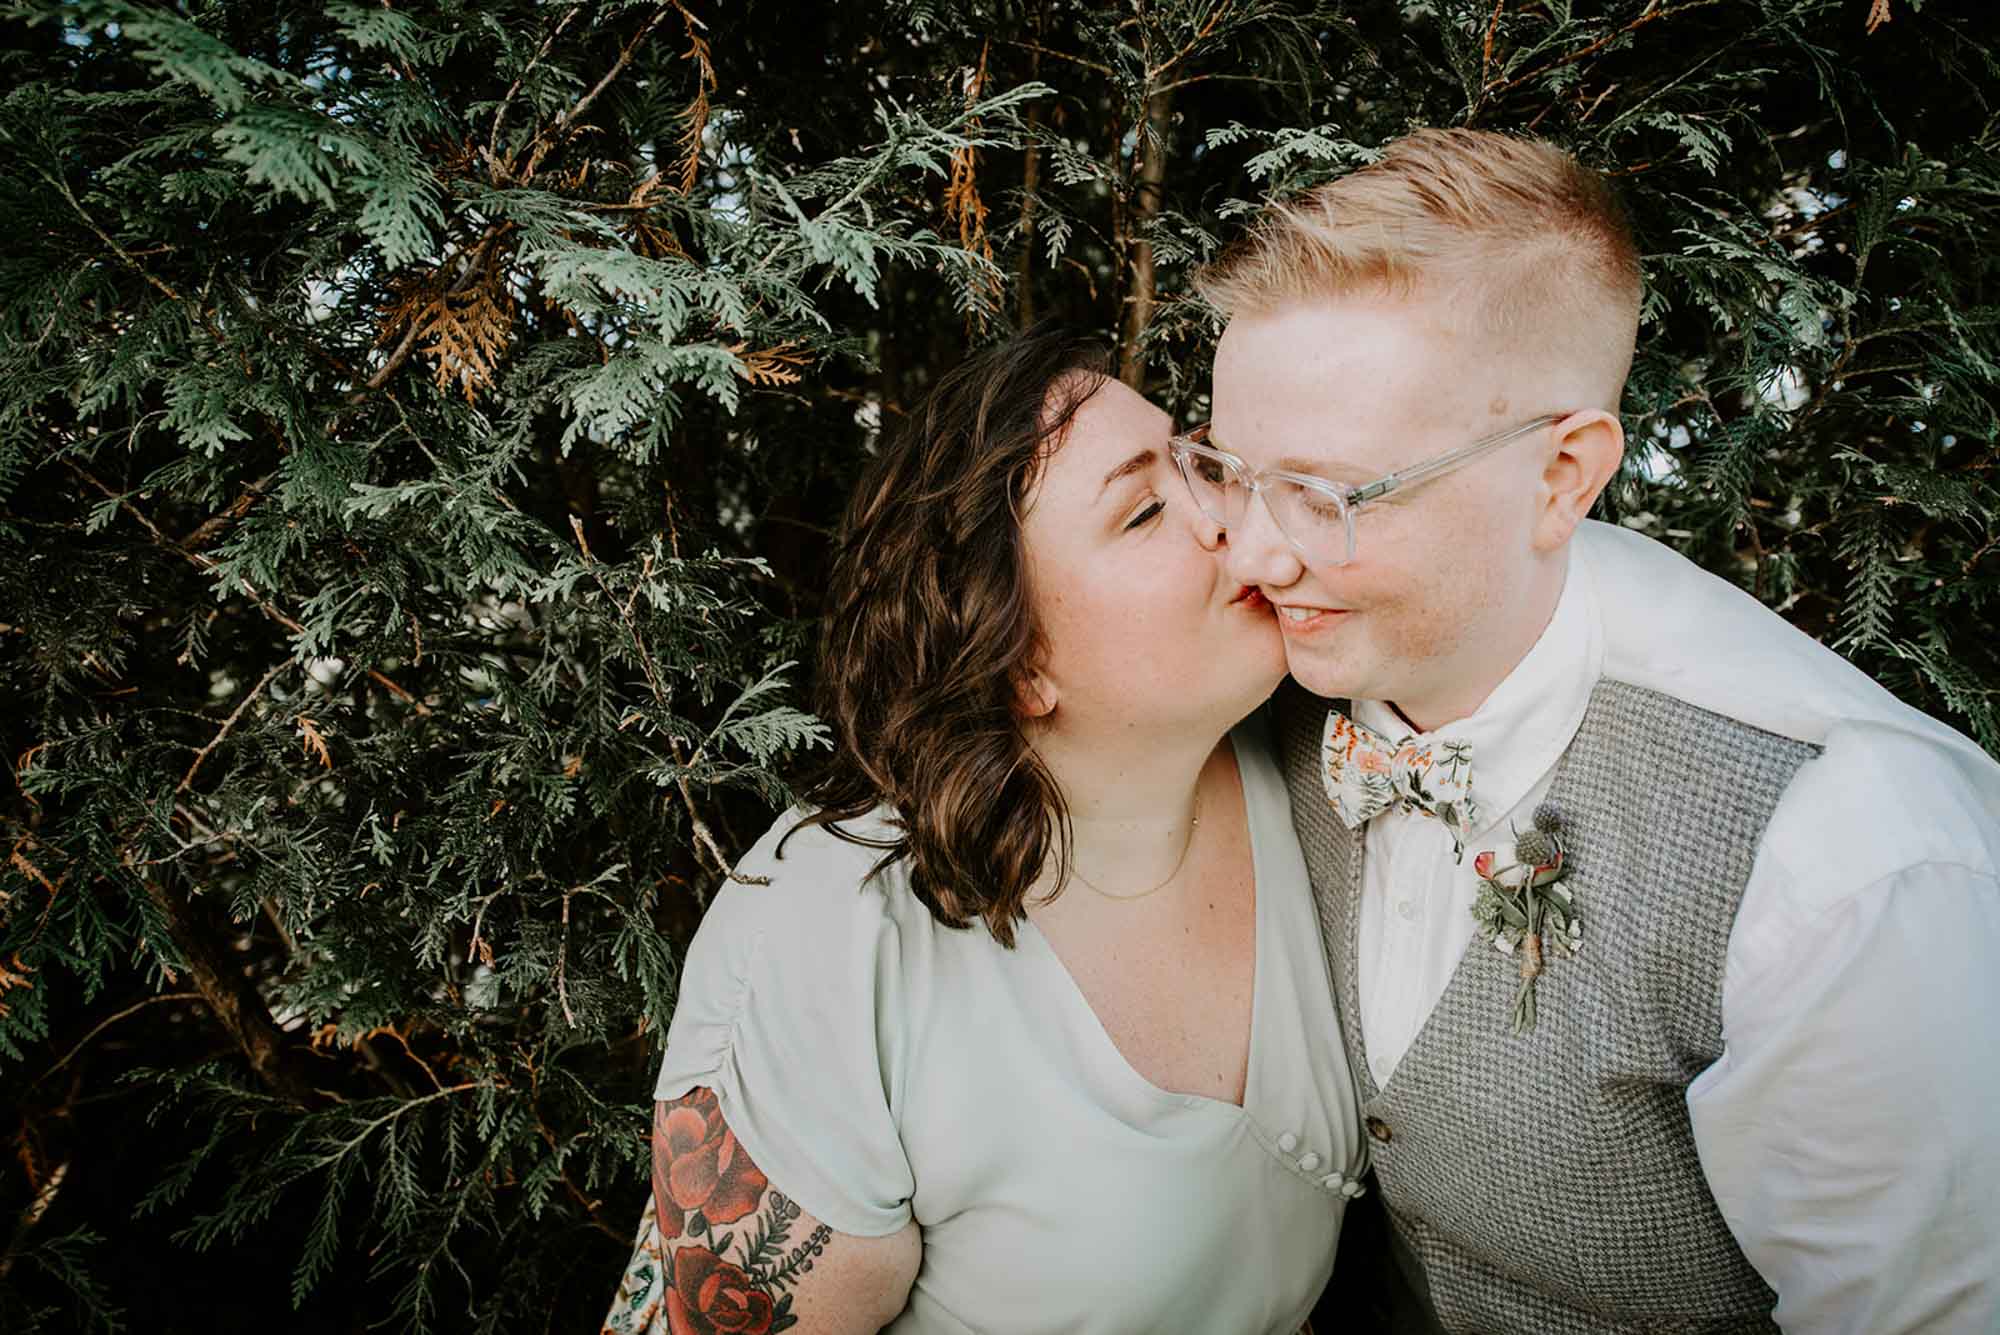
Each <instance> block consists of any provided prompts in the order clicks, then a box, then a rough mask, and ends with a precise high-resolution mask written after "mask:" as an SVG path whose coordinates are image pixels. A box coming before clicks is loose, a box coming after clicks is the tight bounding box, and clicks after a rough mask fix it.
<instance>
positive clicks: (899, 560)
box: [610, 329, 1362, 1335]
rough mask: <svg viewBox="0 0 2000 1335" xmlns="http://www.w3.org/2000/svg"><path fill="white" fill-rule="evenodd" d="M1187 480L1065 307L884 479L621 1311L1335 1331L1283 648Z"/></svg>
mask: <svg viewBox="0 0 2000 1335" xmlns="http://www.w3.org/2000/svg"><path fill="white" fill-rule="evenodd" d="M1176 467H1177V462H1176V447H1175V446H1173V444H1172V443H1171V441H1170V424H1169V422H1168V419H1167V416H1166V415H1165V414H1164V413H1162V412H1160V411H1159V410H1158V409H1156V408H1154V407H1152V406H1151V405H1150V404H1148V403H1147V402H1146V401H1145V400H1144V399H1142V398H1141V397H1139V396H1138V395H1137V394H1135V393H1133V392H1132V391H1131V390H1130V389H1128V388H1126V387H1125V386H1124V385H1122V384H1120V383H1118V382H1117V381H1116V380H1113V379H1111V378H1109V377H1108V376H1107V375H1106V374H1105V373H1104V370H1103V361H1102V358H1101V355H1098V354H1095V353H1093V352H1092V351H1090V350H1089V349H1088V348H1086V347H1085V346H1083V345H1080V344H1078V343H1077V342H1075V341H1074V340H1072V339H1070V338H1068V337H1066V336H1065V335H1063V334H1062V333H1060V332H1058V331H1053V330H1047V329H1041V330H1035V331H1030V332H1029V333H1027V334H1024V335H1022V336H1020V337H1018V338H1016V339H1014V340H1012V341H1011V342H1008V343H1006V344H1004V345H1002V346H1000V347H997V348H994V349H992V350H990V351H987V352H984V353H981V354H979V355H978V356H975V357H973V358H972V359H971V360H969V361H967V362H966V363H965V364H964V365H962V366H960V367H959V368H958V369H956V370H955V371H953V372H952V373H951V374H949V375H947V376H945V377H944V378H943V379H942V380H941V381H940V382H939V384H938V385H937V387H936V388H935V390H934V391H933V392H932V393H931V395H930V396H929V398H928V400H927V401H926V402H925V403H924V404H923V405H922V407H921V408H919V409H918V410H917V411H916V412H914V413H913V414H911V416H910V417H909V418H908V419H907V421H906V422H905V423H904V424H903V426H902V429H901V430H900V431H899V432H898V433H897V435H896V436H895V438H894V439H893V440H891V441H890V442H889V443H888V444H887V445H886V447H885V448H884V450H883V451H882V453H881V455H880V456H879V457H878V458H876V459H875V460H874V461H873V463H872V465H871V467H870V468H869V470H868V473H867V476H866V477H865V478H864V479H863V480H862V483H861V485H860V488H859V490H858V491H857V493H856V495H855V498H854V501H853V504H852V506H851V508H850V510H849V513H848V516H847V522H846V525H845V529H844V532H843V536H842V542H841V546H840V550H839V555H838V559H837V561H836V562H835V565H834V568H833V571H832V577H831V584H830V587H829V590H828V595H829V596H828V609H829V610H828V613H827V619H826V627H825V641H824V652H823V662H822V664H821V686H822V692H823V696H824V699H823V704H822V710H823V713H824V715H825V717H826V718H827V719H828V720H829V722H830V723H831V724H832V726H833V728H834V731H835V733H836V736H837V738H838V743H837V751H836V756H835V759H834V761H833V763H832V765H831V766H830V768H829V769H828V771H827V773H826V775H825V777H824V778H823V780H822V781H821V782H820V783H819V784H818V786H817V787H816V788H815V789H814V790H813V792H812V793H811V802H810V804H809V806H808V807H807V808H804V809H801V810H795V811H792V812H789V813H787V814H786V815H785V816H784V817H782V818H781V819H780V820H779V821H778V822H777V823H776V824H775V825H774V826H773V827H772V828H771V830H770V832H769V833H768V834H766V835H765V836H764V838H763V839H762V840H760V841H759V842H758V844H757V845H756V847H755V848H753V849H752V850H751V851H750V853H749V854H748V855H747V856H746V857H745V858H744V859H743V861H742V863H741V865H740V866H739V868H738V875H737V877H736V878H735V879H734V880H733V881H732V882H731V883H730V884H728V885H726V886H725V887H724V888H723V890H722V891H721V892H720V893H719V894H718V895H717V897H716V899H715V902H714V904H713V905H712V906H711V907H710V909H709V911H708V916H707V918H706V919H705V920H704V922H703V924H702V927H701V930H700V932H699V933H698V934H697V936H696V937H695V940H694V943H693V945H692V946H691V948H690V949H689V952H688V956H687V960H686V964H685V967H684V969H683V972H682V976H681V987H680V999H679V1005H678V1009H677V1010H676V1013H675V1015H674V1020H673V1025H672V1028H671V1030H670V1032H669V1033H668V1036H667V1054H666V1062H665V1066H664V1069H663V1070H662V1071H661V1074H660V1078H659V1082H658V1085H657V1087H656V1090H655V1096H656V1098H657V1099H658V1103H657V1105H656V1109H657V1116H656V1119H655V1122H654V1133H653V1154H654V1172H653V1182H654V1193H655V1206H656V1217H655V1218H654V1219H653V1220H651V1221H649V1223H648V1225H647V1229H646V1231H645V1234H644V1235H642V1236H643V1245H642V1247H641V1252H640V1255H639V1257H637V1258H635V1262H634V1268H633V1270H632V1271H631V1272H630V1273H629V1274H628V1277H627V1285H626V1289H625V1291H624V1292H623V1293H621V1297H620V1302H619V1305H618V1310H617V1311H615V1312H614V1314H613V1319H612V1322H611V1326H610V1328H611V1329H615V1330H638V1329H645V1328H647V1327H649V1326H655V1325H658V1324H662V1323H663V1324H664V1325H665V1327H666V1328H668V1329H671V1330H672V1331H674V1332H676V1335H688V1333H689V1332H710V1331H731V1332H752V1333H753V1335H754V1333H756V1332H763V1331H777V1330H782V1329H786V1328H789V1327H792V1326H797V1328H798V1329H799V1330H800V1331H802V1332H807V1333H808V1335H812V1333H817V1332H835V1331H838V1332H846V1331H874V1330H877V1329H881V1328H884V1327H887V1328H889V1329H892V1330H895V1331H898V1332H906V1331H908V1332H953V1333H959V1332H967V1331H1053V1330H1062V1331H1077V1332H1152V1331H1166V1330H1173V1331H1201V1332H1268V1333H1271V1335H1289V1333H1290V1332H1292V1331H1295V1330H1297V1329H1298V1328H1299V1327H1300V1325H1301V1323H1302V1322H1303V1321H1304V1319H1305V1316H1306V1314H1307V1312H1308V1311H1309V1310H1310V1308H1311V1307H1312V1304H1313V1301H1314V1299H1315V1298H1316V1297H1317V1296H1318V1294H1319V1291H1320V1289H1321V1287H1322V1285H1323V1284H1324V1283H1325V1281H1326V1278H1327V1275H1328V1273H1329V1271H1330V1270H1331V1268H1332V1265H1333V1255H1334V1244H1335V1241H1336V1238H1337V1236H1338V1233H1339V1229H1340V1222H1341V1217H1342V1212H1343V1208H1344V1205H1345V1203H1346V1200H1347V1199H1348V1198H1349V1197H1350V1196H1352V1195H1353V1194H1355V1193H1356V1192H1357V1191H1358V1190H1359V1188H1358V1186H1357V1185H1356V1184H1355V1182H1354V1178H1355V1177H1356V1176H1357V1175H1358V1174H1359V1173H1360V1171H1361V1158H1362V1152H1361V1142H1360V1138H1359V1135H1358V1127H1357V1124H1358V1120H1359V1119H1358V1114H1357V1111H1356V1108H1355V1104H1354V1093H1353V1084H1352V1081H1351V1080H1350V1078H1349V1075H1348V1071H1347V1067H1346V1064H1345V1061H1344V1058H1343V1057H1342V1049H1341V1045H1340V1043H1339V1041H1338V1038H1337V1028H1336V1025H1337V1021H1336V1019H1335V1016H1334V1012H1333V1003H1332V1001H1331V997H1330V994H1329V990H1328V988H1327V985H1326V964H1325V960H1324V957H1323V954H1322V949H1321V946H1320V934H1319V931H1318V928H1317V925H1316V919H1315V916H1314V910H1313V906H1312V899H1311V893H1310V890H1309V887H1308V885H1307V881H1306V873H1305V867H1304V864H1303V862H1302V860H1301V857H1300V854H1299V849H1298V844H1297V841H1296V839H1295V837H1294V835H1293V833H1292V829H1291V822H1290V816H1289V808H1288V806H1287V803H1286V797H1285V789H1284V783H1283V780H1282V778H1281V777H1280V775H1279V773H1278V770H1277V769H1276V767H1275V765H1274V764H1273V761H1272V759H1271V755H1270V747H1269V744H1268V742H1267V740H1266V739H1265V736H1264V719H1263V716H1262V714H1261V713H1258V712H1256V711H1257V710H1258V707H1259V705H1260V704H1262V702H1263V701H1264V700H1265V698H1266V697H1267V696H1268V695H1269V694H1270V693H1271V691H1272V689H1273V688H1274V687H1275V686H1276V685H1277V683H1278V681H1279V679H1280V678H1281V676H1282V675H1283V672H1284V647H1283V645H1282V643H1281V641H1280V635H1279V630H1278V627H1277V625H1276V622H1275V620H1274V617H1273V615H1272V611H1271V609H1270V607H1269V606H1268V605H1267V604H1266V603H1265V602H1264V601H1263V599H1262V598H1261V597H1259V596H1258V595H1257V593H1256V592H1255V591H1254V590H1252V589H1247V588H1243V587H1241V586H1239V585H1235V584H1232V583H1230V582H1229V581H1228V580H1227V578H1226V577H1225V575H1224V572H1223V565H1222V557H1223V555H1224V547H1225V543H1226V538H1225V535H1224V534H1223V533H1222V531H1221V530H1219V529H1218V528H1216V527H1215V526H1213V525H1212V524H1210V523H1209V522H1208V521H1207V520H1205V519H1204V518H1203V516H1202V515H1201V513H1200V511H1199V510H1198V509H1197V508H1196V507H1195V506H1194V504H1193V503H1192V500H1191V499H1190V496H1189V493H1188V490H1187V488H1186V487H1185V486H1184V485H1183V483H1182V480H1181V479H1180V478H1179V477H1177V476H1176V475H1175V470H1176ZM1246 716H1247V721H1246Z"/></svg>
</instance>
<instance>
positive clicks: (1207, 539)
mask: <svg viewBox="0 0 2000 1335" xmlns="http://www.w3.org/2000/svg"><path fill="white" fill-rule="evenodd" d="M1181 502H1182V505H1183V506H1184V508H1185V509H1186V511H1187V517H1188V527H1189V528H1190V529H1191V530H1192V531H1193V533H1194V540H1195V541H1196V542H1198V543H1200V544H1201V549H1202V550H1203V551H1205V552H1207V553H1209V554H1210V555H1211V556H1212V555H1214V554H1216V553H1217V552H1219V551H1221V549H1222V548H1223V547H1224V546H1225V545H1226V544H1227V543H1228V541H1229V530H1228V529H1226V528H1224V527H1223V525H1222V523H1221V521H1220V520H1217V519H1213V518H1211V517H1210V516H1209V513H1208V511H1206V510H1204V509H1203V508H1202V507H1201V506H1199V505H1196V504H1195V503H1194V498H1193V497H1192V496H1186V495H1183V496H1182V497H1181Z"/></svg>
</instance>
